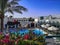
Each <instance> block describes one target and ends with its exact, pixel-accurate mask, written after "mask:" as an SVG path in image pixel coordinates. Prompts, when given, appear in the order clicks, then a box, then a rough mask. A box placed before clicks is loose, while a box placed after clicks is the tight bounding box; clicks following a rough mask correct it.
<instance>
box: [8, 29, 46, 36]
mask: <svg viewBox="0 0 60 45" xmlns="http://www.w3.org/2000/svg"><path fill="white" fill-rule="evenodd" d="M31 31H32V33H33V34H35V35H37V36H39V35H44V34H45V32H44V31H43V30H42V29H38V28H35V29H33V30H31ZM9 32H10V33H15V34H16V33H18V34H19V35H22V36H24V35H25V34H29V32H30V30H28V29H20V30H18V31H17V30H15V29H14V30H13V29H10V30H9Z"/></svg>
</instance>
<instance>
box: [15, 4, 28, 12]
mask: <svg viewBox="0 0 60 45" xmlns="http://www.w3.org/2000/svg"><path fill="white" fill-rule="evenodd" d="M16 8H17V9H19V10H21V11H27V9H26V8H25V7H23V6H19V5H18V6H16Z"/></svg>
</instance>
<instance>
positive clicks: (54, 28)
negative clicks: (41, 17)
mask: <svg viewBox="0 0 60 45" xmlns="http://www.w3.org/2000/svg"><path fill="white" fill-rule="evenodd" d="M48 30H50V31H53V30H58V28H56V27H54V26H51V27H49V28H48Z"/></svg>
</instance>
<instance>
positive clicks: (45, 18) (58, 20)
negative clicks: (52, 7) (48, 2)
mask: <svg viewBox="0 0 60 45" xmlns="http://www.w3.org/2000/svg"><path fill="white" fill-rule="evenodd" d="M43 17H44V19H43V20H41V19H40V17H39V18H38V19H39V21H42V22H44V21H47V20H49V21H50V22H59V23H60V18H59V17H58V16H57V17H56V16H51V15H49V16H43Z"/></svg>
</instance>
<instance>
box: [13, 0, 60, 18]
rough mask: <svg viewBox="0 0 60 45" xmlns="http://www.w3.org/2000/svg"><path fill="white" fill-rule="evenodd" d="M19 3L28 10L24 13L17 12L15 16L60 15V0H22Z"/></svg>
mask: <svg viewBox="0 0 60 45" xmlns="http://www.w3.org/2000/svg"><path fill="white" fill-rule="evenodd" d="M19 4H20V5H22V6H24V7H26V8H27V9H28V11H27V12H23V14H18V13H15V14H14V17H38V16H48V15H50V14H51V15H60V0H21V1H20V2H19Z"/></svg>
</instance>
